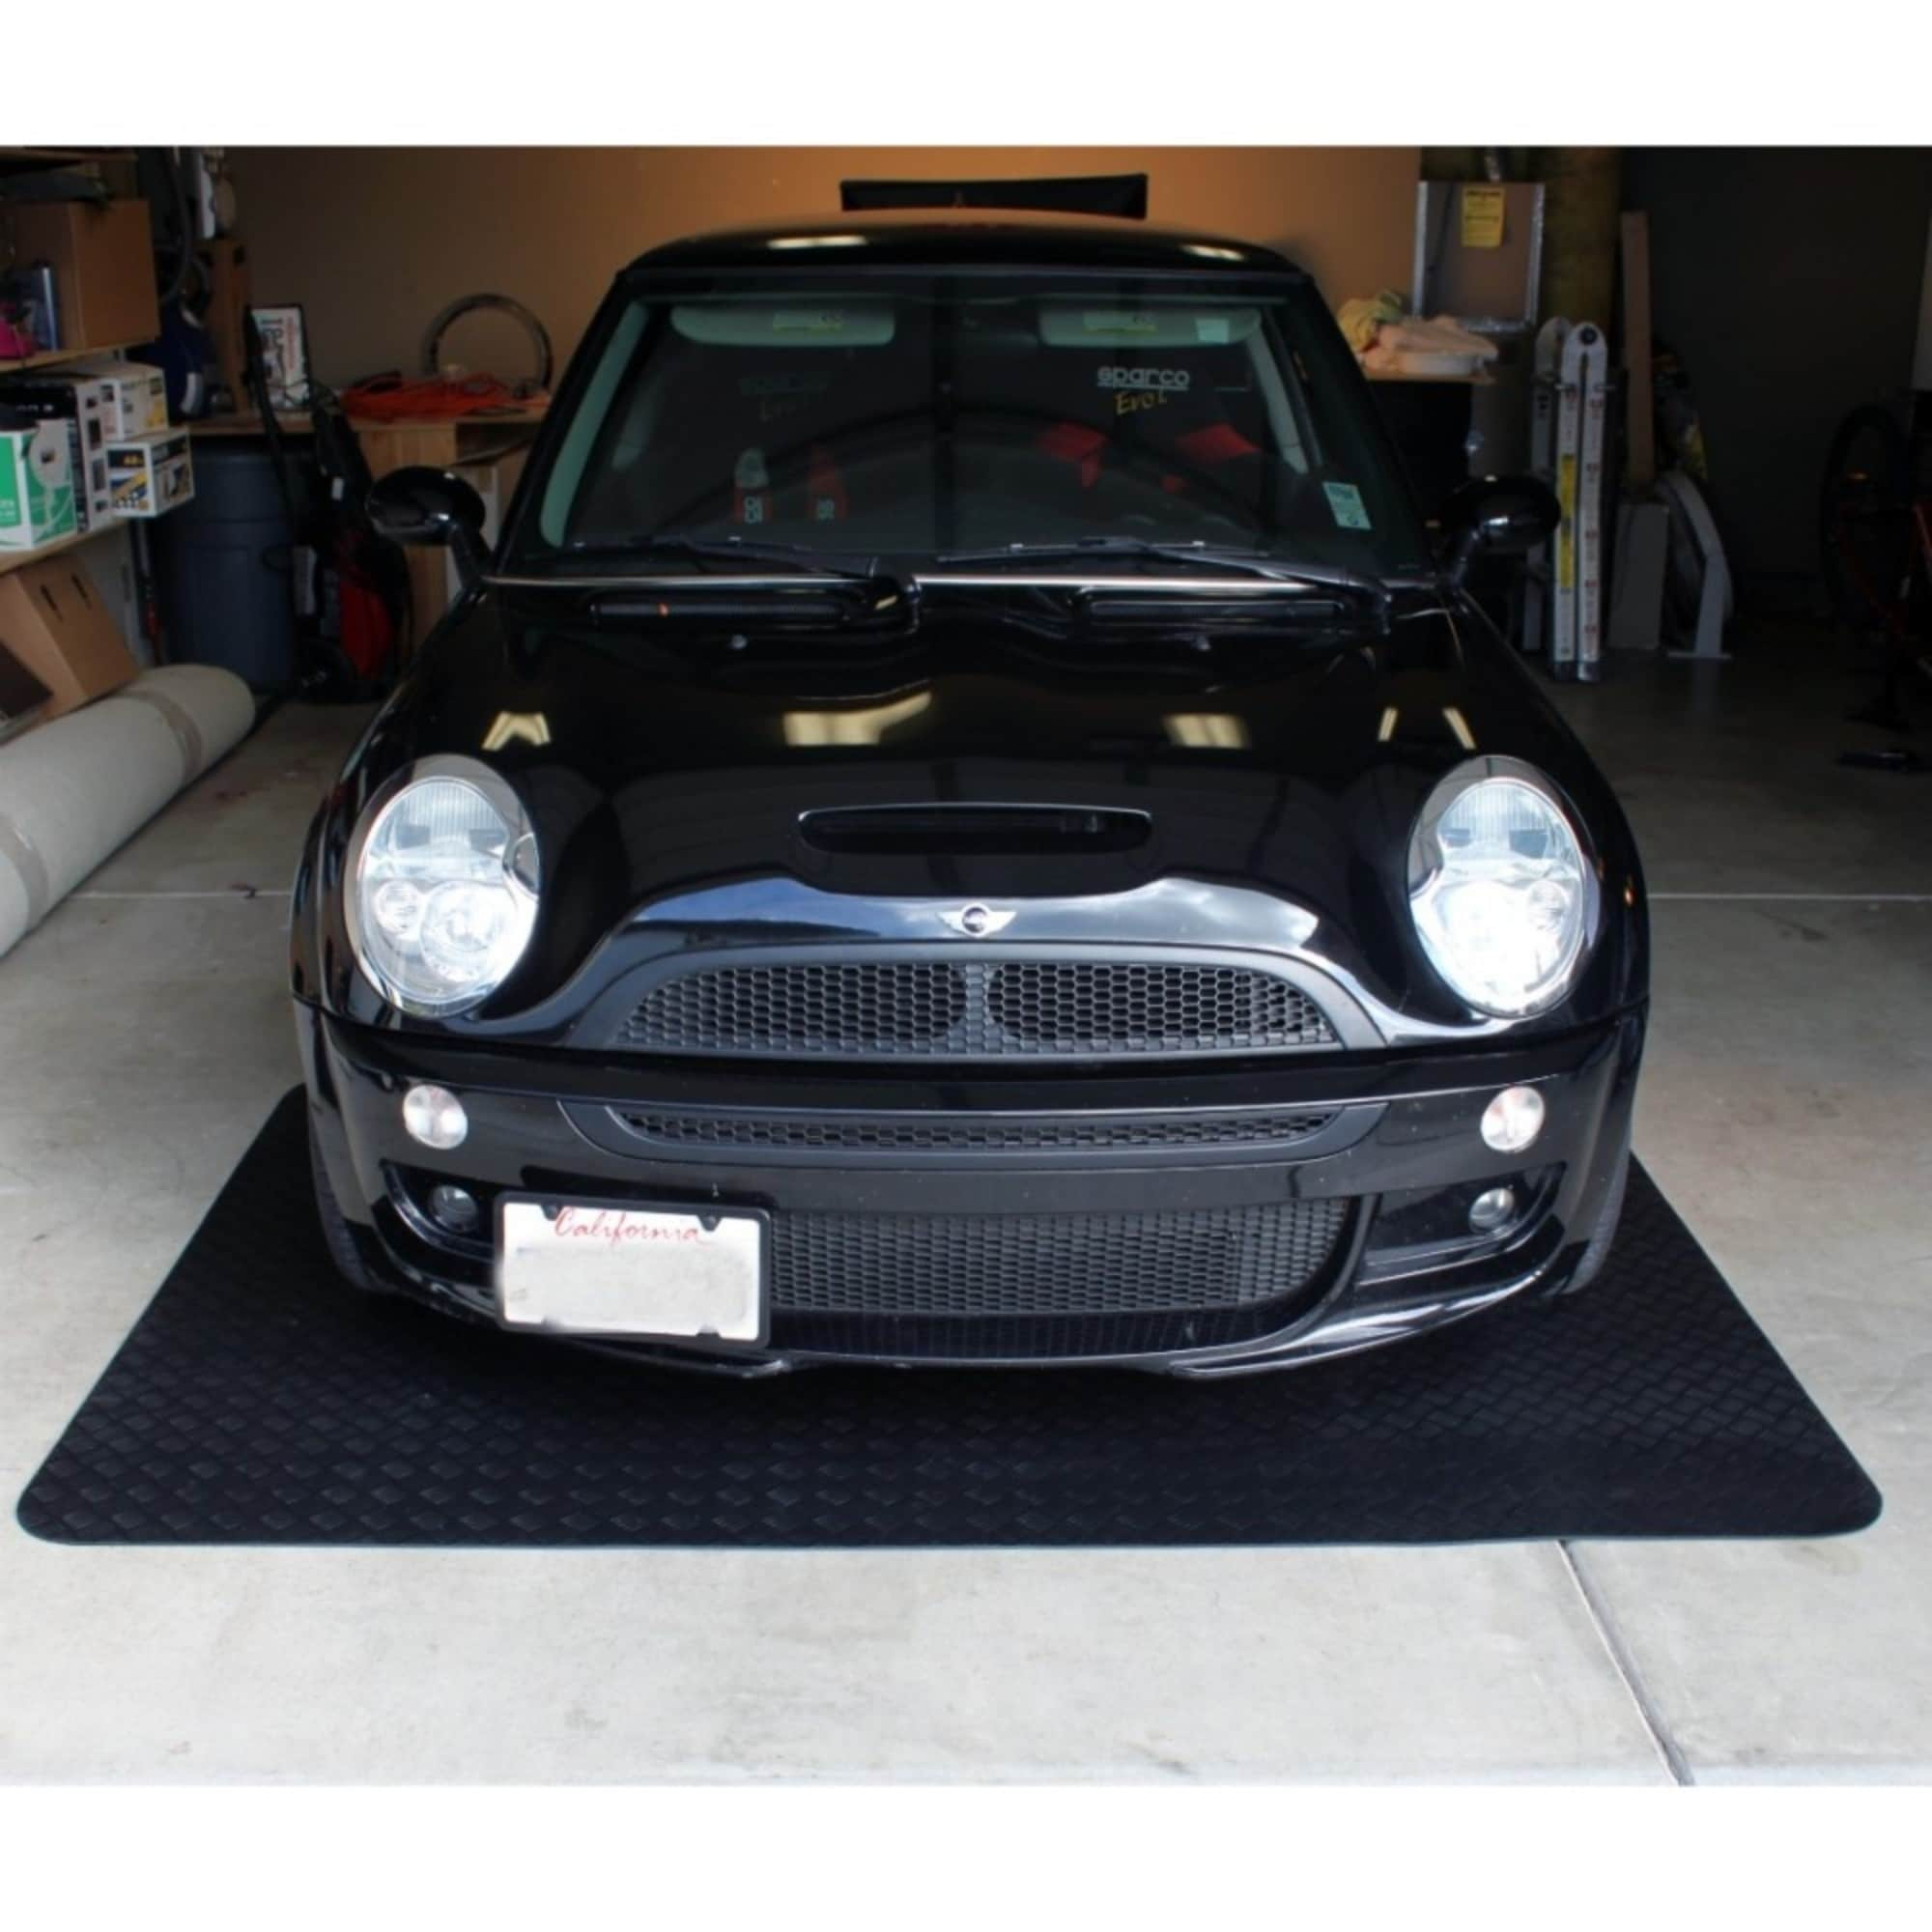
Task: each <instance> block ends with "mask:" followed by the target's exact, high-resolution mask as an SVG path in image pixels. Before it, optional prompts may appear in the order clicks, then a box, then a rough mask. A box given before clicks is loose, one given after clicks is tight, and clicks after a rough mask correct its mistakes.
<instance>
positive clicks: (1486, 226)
mask: <svg viewBox="0 0 1932 1932" xmlns="http://www.w3.org/2000/svg"><path fill="white" fill-rule="evenodd" d="M1503 203H1504V195H1503V191H1502V189H1501V188H1499V187H1465V188H1464V189H1463V247H1465V248H1500V247H1501V246H1502V245H1503Z"/></svg>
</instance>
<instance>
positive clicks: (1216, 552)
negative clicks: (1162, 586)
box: [933, 535, 1393, 629]
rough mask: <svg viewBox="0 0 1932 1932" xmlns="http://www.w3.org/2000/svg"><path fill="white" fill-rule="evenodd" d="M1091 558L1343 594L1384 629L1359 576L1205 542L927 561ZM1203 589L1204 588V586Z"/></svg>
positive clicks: (1009, 548) (1081, 546)
mask: <svg viewBox="0 0 1932 1932" xmlns="http://www.w3.org/2000/svg"><path fill="white" fill-rule="evenodd" d="M1091 556H1100V557H1107V556H1132V557H1140V558H1143V559H1145V560H1147V561H1150V562H1154V563H1179V564H1194V565H1197V566H1206V567H1208V568H1209V569H1212V570H1222V571H1227V570H1238V571H1242V572H1245V573H1246V574H1247V575H1248V576H1250V577H1253V578H1256V579H1259V580H1260V581H1261V582H1264V583H1270V584H1274V583H1278V584H1281V585H1282V586H1283V587H1284V588H1287V589H1292V590H1296V591H1305V590H1310V589H1313V590H1340V591H1346V592H1347V593H1349V594H1350V596H1353V597H1358V598H1361V599H1363V600H1364V601H1366V602H1368V603H1371V604H1373V605H1374V606H1375V609H1376V611H1377V614H1378V616H1379V618H1380V619H1381V622H1382V625H1383V628H1384V629H1386V628H1387V624H1388V617H1389V607H1390V605H1391V603H1392V601H1393V598H1392V595H1391V592H1390V590H1389V587H1388V585H1387V584H1385V583H1383V582H1379V581H1378V579H1376V578H1373V577H1366V576H1364V575H1362V574H1361V573H1360V572H1359V571H1353V570H1345V569H1342V568H1340V567H1339V566H1336V565H1331V564H1325V563H1290V562H1287V561H1285V560H1284V559H1282V558H1279V557H1275V556H1270V555H1269V554H1267V553H1266V552H1265V551H1256V550H1238V549H1236V548H1234V547H1232V546H1224V545H1220V544H1209V543H1205V542H1194V543H1158V542H1156V541H1154V540H1153V539H1152V538H1151V537H1129V536H1114V535H1109V536H1094V537H1079V538H1075V539H1073V540H1071V541H1069V542H1065V543H1010V544H1000V545H997V546H994V547H992V548H989V549H986V550H961V551H949V552H947V553H946V554H943V555H940V556H936V557H934V558H933V562H934V563H935V564H938V565H941V566H944V567H947V568H952V567H953V566H956V565H961V564H973V563H1030V562H1069V561H1073V560H1077V559H1079V558H1083V557H1091ZM1151 587H1152V586H1150V588H1151ZM1203 587H1204V589H1205V588H1208V586H1206V585H1204V586H1203Z"/></svg>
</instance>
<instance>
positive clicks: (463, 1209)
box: [429, 1181, 480, 1235]
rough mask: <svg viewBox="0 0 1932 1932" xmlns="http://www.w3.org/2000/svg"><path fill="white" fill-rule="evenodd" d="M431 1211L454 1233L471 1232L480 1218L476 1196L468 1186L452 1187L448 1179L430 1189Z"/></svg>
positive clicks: (440, 1222)
mask: <svg viewBox="0 0 1932 1932" xmlns="http://www.w3.org/2000/svg"><path fill="white" fill-rule="evenodd" d="M429 1211H430V1212H431V1213H432V1214H434V1215H435V1216H436V1219H437V1222H438V1225H439V1226H440V1227H444V1228H447V1229H448V1230H449V1232H450V1233H451V1234H452V1235H467V1234H469V1231H470V1230H471V1229H472V1228H473V1227H475V1225H476V1223H477V1221H478V1219H479V1218H480V1210H479V1209H478V1208H477V1206H476V1197H475V1196H474V1195H473V1194H471V1193H470V1192H469V1189H468V1188H467V1187H451V1186H450V1185H449V1184H448V1183H447V1182H446V1181H445V1182H444V1183H443V1184H442V1185H441V1186H440V1187H432V1188H431V1189H430V1191H429Z"/></svg>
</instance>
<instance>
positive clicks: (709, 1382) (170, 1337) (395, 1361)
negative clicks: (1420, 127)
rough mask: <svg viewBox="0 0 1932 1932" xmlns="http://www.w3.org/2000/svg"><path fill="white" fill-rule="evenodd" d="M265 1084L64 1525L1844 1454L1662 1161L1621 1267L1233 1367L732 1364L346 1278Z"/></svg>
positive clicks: (955, 1495) (983, 1521)
mask: <svg viewBox="0 0 1932 1932" xmlns="http://www.w3.org/2000/svg"><path fill="white" fill-rule="evenodd" d="M303 1132H304V1126H303V1119H302V1102H301V1096H300V1094H290V1095H289V1096H288V1097H287V1098H286V1099H285V1100H284V1101H283V1102H282V1103H281V1105H280V1106H279V1107H278V1108H277V1109H276V1110H275V1113H274V1115H273V1116H272V1118H271V1119H270V1122H269V1123H268V1125H267V1126H266V1127H265V1128H264V1129H263V1132H262V1135H261V1137H260V1139H259V1140H257V1142H256V1143H255V1146H254V1147H253V1148H252V1149H251V1150H250V1151H249V1153H248V1155H247V1157H246V1158H245V1159H244V1160H243V1161H242V1163H241V1168H240V1169H239V1170H238V1171H237V1173H236V1174H235V1176H234V1178H233V1179H231V1180H230V1181H229V1183H228V1185H227V1186H226V1188H224V1189H223V1190H222V1194H221V1197H220V1199H219V1200H218V1201H216V1203H215V1204H214V1207H213V1209H212V1210H211V1211H210V1213H209V1216H208V1218H207V1220H206V1221H205V1222H203V1224H202V1226H201V1229H200V1231H199V1232H198V1233H197V1234H196V1236H195V1237H194V1239H193V1240H192V1241H191V1242H190V1243H189V1244H188V1247H187V1251H186V1252H185V1254H184V1255H183V1256H182V1258H181V1260H180V1262H179V1263H178V1264H176V1266H175V1269H174V1272H173V1273H172V1274H170V1275H169V1277H168V1278H167V1280H166V1281H165V1282H164V1283H163V1284H162V1286H161V1289H160V1292H159V1293H157V1294H156V1297H155V1299H154V1301H153V1303H152V1304H151V1305H150V1306H149V1308H148V1310H147V1312H146V1314H144V1315H143V1316H142V1318H141V1320H140V1321H139V1322H138V1323H137V1324H136V1325H135V1327H134V1330H133V1333H132V1334H131V1335H129V1336H128V1341H127V1342H126V1344H125V1345H124V1346H123V1348H122V1350H121V1352H120V1353H119V1354H118V1355H117V1356H116V1357H115V1359H114V1361H113V1363H112V1364H111V1365H110V1366H109V1368H108V1370H107V1372H106V1373H105V1375H103V1376H102V1377H101V1378H100V1380H99V1383H98V1384H97V1385H96V1387H95V1389H94V1391H93V1393H92V1394H91V1395H90V1396H89V1397H88V1399H87V1401H86V1403H85V1404H84V1405H83V1406H82V1407H81V1410H80V1413H79V1414H78V1415H77V1416H75V1417H74V1419H73V1421H72V1423H71V1424H70V1426H69V1428H68V1431H67V1433H66V1435H64V1436H63V1437H62V1438H61V1440H60V1442H59V1444H58V1445H57V1446H56V1448H55V1449H54V1451H53V1453H52V1455H51V1456H49V1457H48V1459H47V1461H46V1463H45V1465H44V1466H43V1468H42V1470H41V1472H40V1473H39V1475H37V1476H36V1477H35V1478H34V1480H33V1482H32V1483H31V1484H30V1485H29V1486H28V1489H27V1492H26V1494H25V1496H24V1497H23V1498H22V1499H21V1502H20V1506H19V1515H20V1520H21V1522H22V1523H23V1524H24V1525H25V1526H26V1527H27V1528H28V1529H30V1530H31V1531H33V1532H34V1534H36V1535H37V1536H43V1537H49V1538H53V1539H55V1540H58V1541H64V1542H72V1543H298V1544H299V1543H308V1544H318V1543H320V1544H332V1543H365V1544H465V1545H479V1544H482V1545H537V1546H549V1545H580V1546H589V1545H611V1544H618V1545H623V1544H634V1545H645V1544H684V1545H692V1544H707V1545H768V1546H783V1547H808V1546H844V1547H858V1546H880V1545H914V1544H953V1545H959V1544H1002V1545H1014V1544H1040V1545H1076V1544H1086V1545H1093V1544H1217V1543H1218V1544H1230V1543H1242V1544H1249V1543H1439V1542H1456V1541H1464V1540H1471V1539H1486V1538H1497V1537H1557V1536H1562V1537H1582V1536H1821V1535H1830V1534H1832V1533H1834V1532H1837V1531H1843V1530H1852V1529H1859V1528H1861V1527H1863V1526H1864V1525H1865V1524H1866V1523H1868V1522H1870V1521H1871V1520H1873V1519H1874V1518H1875V1517H1876V1516H1877V1514H1878V1509H1879V1497H1878V1492H1877V1491H1876V1490H1875V1489H1874V1488H1873V1487H1872V1485H1871V1483H1870V1481H1869V1480H1868V1479H1867V1478H1866V1476H1865V1474H1864V1472H1863V1471H1862V1470H1861V1468H1860V1467H1859V1465H1858V1463H1856V1462H1854V1461H1853V1460H1852V1457H1851V1456H1850V1454H1849V1453H1848V1452H1847V1450H1846V1449H1845V1447H1844V1445H1843V1444H1842V1443H1841V1442H1840V1441H1839V1440H1838V1438H1837V1436H1836V1435H1833V1432H1832V1430H1831V1427H1830V1425H1829V1424H1827V1423H1826V1421H1825V1419H1824V1418H1823V1417H1822V1416H1821V1415H1820V1414H1819V1413H1818V1411H1817V1410H1816V1409H1815V1408H1814V1407H1813V1406H1812V1405H1811V1403H1810V1402H1809V1401H1808V1400H1807V1399H1806V1397H1805V1395H1804V1390H1803V1389H1801V1388H1800V1387H1799V1385H1798V1383H1797V1381H1796V1380H1795V1379H1794V1378H1793V1377H1792V1375H1791V1373H1790V1371H1789V1370H1788V1369H1786V1367H1785V1366H1784V1364H1783V1362H1782V1361H1780V1360H1779V1358H1778V1356H1777V1355H1776V1352H1775V1351H1774V1350H1773V1349H1772V1348H1771V1345H1770V1344H1769V1343H1768V1342H1767V1341H1766V1340H1765V1338H1764V1336H1763V1335H1762V1334H1761V1333H1760V1332H1759V1330H1758V1328H1757V1326H1756V1325H1755V1323H1753V1322H1752V1321H1751V1319H1750V1317H1749V1316H1747V1314H1746V1313H1745V1311H1744V1309H1743V1308H1742V1307H1741V1306H1740V1305H1739V1303H1738V1301H1737V1299H1736V1298H1735V1297H1734V1296H1733V1295H1732V1293H1731V1292H1730V1291H1729V1289H1727V1288H1726V1287H1725V1286H1724V1284H1723V1282H1722V1281H1721V1280H1720V1279H1719V1275H1718V1273H1717V1270H1716V1269H1715V1268H1714V1267H1713V1266H1712V1265H1711V1264H1710V1263H1709V1262H1708V1261H1707V1260H1706V1259H1705V1257H1704V1255H1703V1253H1702V1251H1701V1250H1700V1249H1699V1248H1698V1247H1697V1245H1696V1243H1695V1242H1694V1241H1693V1240H1692V1239H1691V1238H1690V1235H1689V1233H1688V1232H1687V1231H1686V1229H1685V1227H1684V1224H1683V1223H1682V1222H1681V1221H1680V1220H1679V1219H1678V1218H1677V1216H1676V1215H1675V1214H1674V1213H1673V1212H1672V1211H1671V1209H1670V1208H1669V1207H1668V1206H1667V1205H1666V1204H1665V1202H1664V1201H1663V1199H1662V1196H1661V1195H1660V1194H1659V1193H1658V1192H1657V1189H1656V1188H1655V1187H1654V1186H1653V1185H1652V1184H1651V1182H1650V1180H1649V1179H1648V1178H1647V1177H1646V1176H1644V1175H1642V1174H1634V1175H1633V1176H1632V1182H1631V1194H1630V1204H1629V1208H1628V1209H1627V1216H1628V1218H1627V1219H1626V1221H1625V1224H1624V1232H1623V1237H1622V1240H1621V1242H1620V1244H1619V1249H1618V1254H1617V1259H1616V1261H1615V1263H1614V1264H1613V1272H1612V1274H1611V1275H1610V1276H1608V1277H1606V1278H1605V1280H1604V1281H1603V1282H1602V1283H1601V1284H1600V1286H1599V1287H1598V1288H1597V1289H1596V1291H1595V1292H1593V1293H1590V1294H1587V1295H1585V1296H1583V1297H1581V1298H1580V1299H1578V1300H1577V1301H1576V1302H1574V1303H1566V1304H1562V1305H1559V1306H1554V1307H1538V1306H1506V1307H1503V1308H1499V1309H1495V1310H1492V1311H1491V1312H1490V1313H1489V1314H1487V1315H1483V1316H1478V1317H1476V1318H1474V1319H1473V1320H1472V1321H1468V1322H1465V1323H1463V1325H1462V1326H1460V1327H1457V1328H1453V1329H1449V1330H1445V1331H1443V1332H1442V1333H1440V1334H1438V1335H1435V1336H1432V1337H1427V1338H1424V1339H1422V1340H1419V1341H1415V1342H1410V1343H1405V1344H1401V1345H1399V1346H1397V1347H1394V1348H1389V1349H1384V1350H1377V1351H1375V1352H1372V1353H1370V1354H1366V1355H1360V1356H1355V1357H1352V1358H1350V1359H1347V1360H1343V1361H1339V1362H1333V1363H1329V1364H1326V1365H1322V1366H1319V1367H1314V1368H1308V1369H1301V1370H1297V1371H1294V1372H1293V1373H1291V1374H1286V1375H1277V1376H1264V1377H1259V1378H1252V1379H1249V1380H1244V1381H1235V1382H1224V1383H1218V1384H1213V1383H1210V1384H1196V1383H1188V1382H1176V1381H1168V1380H1162V1379H1157V1378H1151V1377H1147V1376H1140V1375H1133V1374H1129V1373H1121V1372H1108V1371H1089V1372H1086V1373H1084V1374H1060V1373H1056V1374H1052V1375H1044V1374H1000V1373H997V1372H988V1371H981V1372H979V1373H975V1374H946V1375H939V1374H911V1375H902V1374H895V1373H891V1372H883V1371H881V1372H866V1373H861V1372H858V1371H844V1370H841V1371H822V1372H817V1373H810V1374H801V1375H797V1376H791V1377H785V1378H780V1379H778V1380H775V1381H771V1382H753V1383H743V1382H722V1381H717V1380H713V1379H711V1378H695V1377H684V1376H676V1375H671V1374H667V1373H665V1372H663V1371H659V1370H654V1369H649V1368H643V1367H639V1366H638V1365H636V1364H633V1363H630V1362H624V1361H615V1360H611V1359H609V1358H607V1357H604V1356H599V1355H593V1354H589V1353H586V1352H584V1351H582V1350H574V1349H570V1348H567V1347H561V1346H557V1345H554V1344H550V1343H545V1342H542V1341H538V1340H535V1339H533V1338H529V1337H509V1336H503V1335H499V1334H497V1332H495V1331H494V1330H492V1329H488V1328H482V1327H474V1328H472V1327H469V1326H467V1325H464V1324H460V1323H458V1322H455V1321H450V1320H448V1319H447V1318H446V1317H442V1316H439V1315H435V1314H432V1313H429V1312H427V1311H423V1310H418V1309H415V1308H413V1307H411V1306H408V1305H405V1304H403V1303H399V1302H393V1301H384V1300H369V1299H365V1298H364V1297H362V1296H359V1295H356V1294H354V1293H351V1292H350V1291H349V1290H347V1289H344V1288H342V1287H341V1286H340V1285H339V1284H338V1283H337V1281H336V1279H335V1277H334V1275H333V1274H332V1273H331V1272H330V1269H329V1265H328V1263H327V1259H326V1258H325V1256H324V1253H323V1247H322V1240H321V1236H320V1233H319V1231H318V1229H317V1227H316V1224H315V1218H314V1211H313V1208H312V1207H311V1205H310V1201H309V1193H308V1184H309V1183H308V1167H307V1159H306V1151H305V1148H304V1145H303Z"/></svg>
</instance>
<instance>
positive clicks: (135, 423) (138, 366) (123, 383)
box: [69, 358, 168, 439]
mask: <svg viewBox="0 0 1932 1932" xmlns="http://www.w3.org/2000/svg"><path fill="white" fill-rule="evenodd" d="M69 373H70V374H71V375H81V376H89V377H92V378H93V379H94V380H95V381H96V382H97V383H99V384H100V426H101V428H102V430H103V431H105V432H106V434H107V436H108V437H109V438H110V439H112V438H115V437H129V436H147V435H148V434H149V433H150V432H151V431H154V430H157V429H166V428H167V426H168V379H167V378H166V377H165V376H164V375H162V374H161V372H160V371H159V370H158V369H156V367H155V366H154V365H153V364H152V363H149V362H110V361H107V360H105V359H104V358H92V359H90V360H88V361H86V362H83V363H82V364H81V365H80V367H79V369H78V370H71V371H70V372H69Z"/></svg>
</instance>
